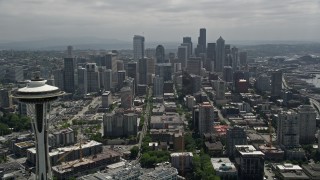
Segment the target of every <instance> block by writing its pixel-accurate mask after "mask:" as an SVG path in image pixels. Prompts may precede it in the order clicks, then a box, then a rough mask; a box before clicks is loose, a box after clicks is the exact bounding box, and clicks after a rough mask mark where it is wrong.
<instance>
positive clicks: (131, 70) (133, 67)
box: [127, 61, 138, 82]
mask: <svg viewBox="0 0 320 180" xmlns="http://www.w3.org/2000/svg"><path fill="white" fill-rule="evenodd" d="M137 68H138V66H137V62H134V61H130V62H128V66H127V75H128V77H131V78H133V79H134V80H135V81H136V82H137V80H138V79H137V73H138V71H137Z"/></svg>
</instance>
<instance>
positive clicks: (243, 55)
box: [239, 51, 247, 66]
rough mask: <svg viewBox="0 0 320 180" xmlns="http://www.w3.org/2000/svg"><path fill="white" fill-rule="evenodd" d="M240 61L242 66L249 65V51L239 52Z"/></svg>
mask: <svg viewBox="0 0 320 180" xmlns="http://www.w3.org/2000/svg"><path fill="white" fill-rule="evenodd" d="M239 61H240V65H241V66H245V65H247V52H245V51H242V52H240V53H239Z"/></svg>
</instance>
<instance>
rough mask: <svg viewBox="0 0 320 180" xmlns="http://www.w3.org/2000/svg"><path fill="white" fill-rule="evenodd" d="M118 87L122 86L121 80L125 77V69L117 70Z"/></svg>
mask: <svg viewBox="0 0 320 180" xmlns="http://www.w3.org/2000/svg"><path fill="white" fill-rule="evenodd" d="M117 79H118V83H117V84H118V89H121V88H122V87H123V81H124V80H125V79H126V71H118V78H117Z"/></svg>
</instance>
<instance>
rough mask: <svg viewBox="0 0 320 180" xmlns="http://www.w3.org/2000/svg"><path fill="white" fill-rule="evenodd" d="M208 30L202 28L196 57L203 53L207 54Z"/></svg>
mask: <svg viewBox="0 0 320 180" xmlns="http://www.w3.org/2000/svg"><path fill="white" fill-rule="evenodd" d="M206 36H207V35H206V29H205V28H201V29H200V36H199V37H198V45H197V48H196V52H195V54H196V56H197V57H199V55H200V54H201V53H206V49H207V37H206Z"/></svg>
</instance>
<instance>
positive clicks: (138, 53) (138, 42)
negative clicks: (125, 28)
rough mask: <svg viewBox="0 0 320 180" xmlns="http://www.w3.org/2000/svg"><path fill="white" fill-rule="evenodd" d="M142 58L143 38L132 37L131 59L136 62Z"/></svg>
mask: <svg viewBox="0 0 320 180" xmlns="http://www.w3.org/2000/svg"><path fill="white" fill-rule="evenodd" d="M142 58H144V37H143V36H139V35H134V37H133V59H134V60H136V61H138V60H139V59H142Z"/></svg>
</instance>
